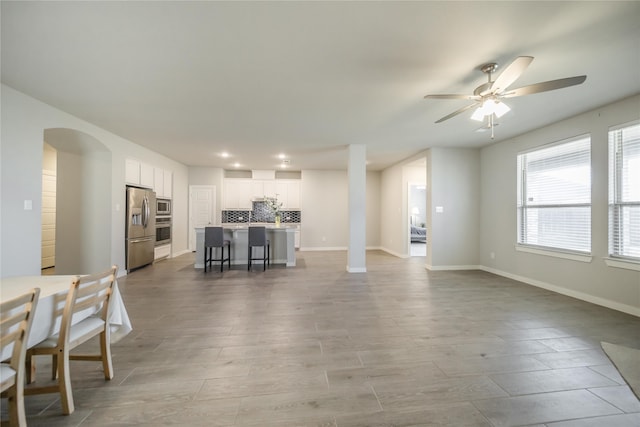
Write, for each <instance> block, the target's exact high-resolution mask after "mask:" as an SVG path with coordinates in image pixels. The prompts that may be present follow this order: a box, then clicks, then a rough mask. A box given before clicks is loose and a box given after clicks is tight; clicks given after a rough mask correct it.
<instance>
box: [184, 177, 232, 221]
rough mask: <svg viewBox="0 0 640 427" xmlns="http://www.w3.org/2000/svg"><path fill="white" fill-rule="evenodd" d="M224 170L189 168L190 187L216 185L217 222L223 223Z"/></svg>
mask: <svg viewBox="0 0 640 427" xmlns="http://www.w3.org/2000/svg"><path fill="white" fill-rule="evenodd" d="M223 182H224V170H222V169H221V168H206V167H198V166H190V167H189V185H214V186H215V187H216V212H215V215H216V217H215V222H216V223H218V224H219V223H221V222H222V186H223Z"/></svg>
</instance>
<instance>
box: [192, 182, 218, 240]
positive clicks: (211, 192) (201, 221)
mask: <svg viewBox="0 0 640 427" xmlns="http://www.w3.org/2000/svg"><path fill="white" fill-rule="evenodd" d="M215 212H216V187H215V185H190V186H189V250H191V251H195V250H196V228H198V227H206V226H207V225H211V224H213V223H214V222H215Z"/></svg>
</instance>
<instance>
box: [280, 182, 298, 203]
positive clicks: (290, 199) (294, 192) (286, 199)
mask: <svg viewBox="0 0 640 427" xmlns="http://www.w3.org/2000/svg"><path fill="white" fill-rule="evenodd" d="M275 187H276V189H275V190H276V191H275V192H276V194H277V195H278V201H280V202H282V208H283V209H300V182H299V181H298V180H288V179H287V180H284V179H283V180H276V181H275Z"/></svg>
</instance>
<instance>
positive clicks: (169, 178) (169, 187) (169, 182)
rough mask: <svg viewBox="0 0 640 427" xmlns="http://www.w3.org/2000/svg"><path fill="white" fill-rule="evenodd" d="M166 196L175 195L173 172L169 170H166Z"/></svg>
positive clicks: (168, 197)
mask: <svg viewBox="0 0 640 427" xmlns="http://www.w3.org/2000/svg"><path fill="white" fill-rule="evenodd" d="M164 197H165V198H167V199H170V198H171V197H173V172H171V171H167V170H166V171H164Z"/></svg>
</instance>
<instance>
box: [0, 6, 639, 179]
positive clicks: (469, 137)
mask: <svg viewBox="0 0 640 427" xmlns="http://www.w3.org/2000/svg"><path fill="white" fill-rule="evenodd" d="M1 7H2V9H1V13H2V17H1V18H2V28H1V31H2V82H3V83H5V84H7V85H8V86H11V87H13V88H15V89H17V90H19V91H21V92H23V93H26V94H28V95H30V96H33V97H35V98H37V99H40V100H42V101H44V102H46V103H48V104H51V105H53V106H55V107H58V108H60V109H62V110H64V111H67V112H69V113H71V114H73V115H75V116H77V117H80V118H82V119H85V120H87V121H89V122H92V123H94V124H96V125H98V126H100V127H102V128H104V129H107V130H109V131H111V132H113V133H115V134H118V135H120V136H122V137H124V138H126V139H129V140H131V141H133V142H135V143H138V144H140V145H143V146H146V147H149V148H151V149H153V150H155V151H157V152H159V153H162V154H164V155H166V156H168V157H171V158H173V159H175V160H177V161H179V162H182V163H184V164H186V165H198V166H216V167H223V168H230V165H231V163H233V162H239V163H240V164H241V165H242V166H241V167H242V168H243V169H273V168H276V167H277V166H278V164H279V162H280V161H279V160H278V159H277V158H276V155H277V154H279V153H281V152H282V153H286V154H287V155H288V156H290V161H291V165H290V166H291V169H294V170H300V169H343V168H345V167H346V164H347V161H346V156H347V152H346V150H345V147H346V146H347V145H349V144H366V146H367V158H368V161H369V169H370V170H379V169H382V168H384V167H387V166H389V165H391V164H393V163H396V162H398V161H400V160H403V159H405V158H407V157H410V156H412V155H414V154H415V153H418V152H420V151H422V150H424V149H426V148H429V147H433V146H446V147H480V146H483V145H487V144H489V143H491V142H492V141H491V139H490V137H489V135H488V134H487V133H478V132H474V129H476V128H477V127H478V123H477V122H473V121H471V120H469V116H470V115H471V111H469V112H467V113H464V114H461V115H459V116H457V117H455V118H452V119H450V120H448V121H446V122H444V123H441V124H435V123H434V122H435V121H436V120H437V119H439V118H441V117H442V116H444V115H446V114H448V113H450V112H452V111H454V110H456V109H458V108H460V107H463V106H464V105H466V103H467V102H468V101H457V100H425V99H423V96H424V95H425V94H433V93H471V91H472V90H473V89H474V88H475V87H476V86H478V85H479V84H481V83H484V82H485V81H486V77H485V75H483V74H482V73H481V72H480V71H479V70H478V67H480V66H481V65H482V64H484V63H486V62H498V63H499V64H501V65H502V66H503V68H504V67H505V66H506V65H507V64H509V63H510V62H511V61H512V60H513V59H514V58H515V57H517V56H520V55H530V56H534V57H535V60H534V62H533V63H532V64H531V65H530V67H529V68H528V69H527V70H526V71H525V73H524V74H523V75H522V77H521V78H520V79H519V80H518V81H517V82H516V83H515V84H514V85H513V86H512V87H519V86H523V85H526V84H531V83H536V82H539V81H546V80H553V79H557V78H563V77H570V76H575V75H582V74H586V75H587V76H588V77H587V81H586V82H585V83H584V84H582V85H580V86H575V87H571V88H565V89H562V90H558V91H555V92H546V93H541V94H536V95H530V96H525V97H519V98H514V99H511V100H509V102H508V103H509V105H510V106H511V108H512V111H511V112H510V113H508V114H507V115H506V116H505V117H503V118H502V119H501V120H500V126H499V127H498V128H496V141H497V140H500V139H505V138H509V137H513V136H516V135H518V134H521V133H524V132H527V131H529V130H532V129H535V128H538V127H540V126H544V125H546V124H549V123H552V122H554V121H557V120H559V119H562V118H566V117H570V116H573V115H575V114H578V113H581V112H584V111H587V110H590V109H593V108H594V107H597V106H600V105H603V104H605V103H608V102H611V101H615V100H618V99H621V98H624V97H627V96H630V95H633V94H637V93H640V73H639V71H638V70H640V3H639V2H637V1H632V2H612V1H604V2H566V3H564V2H483V1H473V2H448V1H447V2H435V1H430V2H395V1H394V2H207V1H200V2H185V1H161V2H149V1H143V2H98V1H92V2H24V1H23V2H8V1H2V6H1ZM499 71H500V70H498V73H499ZM223 151H228V152H229V153H230V154H231V155H232V157H230V158H229V159H223V158H221V157H220V156H219V154H220V153H221V152H223Z"/></svg>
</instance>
